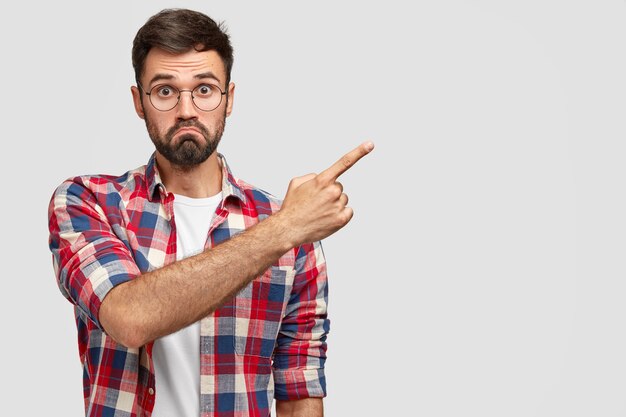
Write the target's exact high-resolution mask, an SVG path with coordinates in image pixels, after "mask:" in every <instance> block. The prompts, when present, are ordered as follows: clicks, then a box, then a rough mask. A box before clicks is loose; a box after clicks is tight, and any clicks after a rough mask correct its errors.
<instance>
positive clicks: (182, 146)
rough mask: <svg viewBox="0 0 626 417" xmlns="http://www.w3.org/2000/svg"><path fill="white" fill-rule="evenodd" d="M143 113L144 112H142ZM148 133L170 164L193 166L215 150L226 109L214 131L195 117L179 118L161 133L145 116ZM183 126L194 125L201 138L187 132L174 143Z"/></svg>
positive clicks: (182, 166) (187, 167)
mask: <svg viewBox="0 0 626 417" xmlns="http://www.w3.org/2000/svg"><path fill="white" fill-rule="evenodd" d="M144 114H145V113H144ZM145 121H146V128H147V129H148V135H150V139H151V140H152V143H154V146H155V147H156V150H157V151H158V152H159V153H160V154H161V155H163V156H164V157H165V159H167V160H168V161H169V162H170V163H172V165H175V166H177V167H179V168H181V169H183V170H186V169H190V168H193V167H195V166H197V165H199V164H201V163H202V162H204V161H206V160H207V159H208V158H209V156H211V155H212V154H213V152H215V151H216V150H217V145H218V144H219V143H220V139H221V138H222V134H223V133H224V127H225V126H226V110H224V115H223V117H222V118H221V120H219V121H218V123H217V126H216V127H215V131H214V132H210V131H209V129H208V128H207V127H206V126H204V125H203V124H202V123H200V122H199V121H197V120H195V119H190V120H179V121H177V122H176V124H174V126H172V127H171V128H169V129H168V130H167V132H165V135H161V134H160V132H159V130H158V128H157V127H156V126H155V125H154V124H153V123H152V122H151V121H150V120H149V119H148V117H147V115H146V116H145ZM183 127H194V128H196V129H198V130H199V131H200V133H201V136H202V140H200V139H199V138H198V135H197V134H191V133H187V134H184V135H181V136H179V138H178V142H176V143H174V141H173V139H174V135H175V134H176V132H177V131H178V130H179V129H181V128H183Z"/></svg>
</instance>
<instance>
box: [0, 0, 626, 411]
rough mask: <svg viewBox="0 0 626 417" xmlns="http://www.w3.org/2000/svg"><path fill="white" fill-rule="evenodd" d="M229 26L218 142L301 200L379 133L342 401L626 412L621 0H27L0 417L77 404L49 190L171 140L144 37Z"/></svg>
mask: <svg viewBox="0 0 626 417" xmlns="http://www.w3.org/2000/svg"><path fill="white" fill-rule="evenodd" d="M172 6H177V7H189V8H194V9H198V10H200V11H203V12H205V13H207V14H208V15H210V16H212V17H214V18H215V19H216V20H218V21H225V22H226V24H227V26H228V28H229V31H230V33H231V36H232V42H233V45H234V48H235V66H234V69H233V74H232V79H233V81H234V82H235V83H236V85H237V88H236V97H235V106H234V113H233V115H232V116H231V117H230V118H229V119H228V121H227V126H226V132H225V134H224V137H223V139H222V144H221V147H220V151H221V152H222V153H224V154H225V155H226V157H227V160H228V162H229V164H230V166H231V168H232V169H233V171H234V173H235V174H236V175H237V176H239V177H240V178H243V179H245V180H247V181H248V182H251V183H253V184H255V185H257V186H259V187H261V188H263V189H265V190H268V191H270V192H272V193H274V194H275V195H278V196H281V197H282V196H283V195H284V193H285V190H286V187H287V183H288V181H289V179H290V178H292V177H294V176H298V175H303V174H306V173H309V172H319V171H320V170H322V169H324V168H326V167H327V166H328V165H330V164H331V163H332V162H334V161H335V160H336V159H337V158H339V157H340V156H341V155H342V154H343V153H345V152H347V151H348V150H350V149H352V148H353V147H354V146H356V145H358V144H359V143H361V142H362V141H364V140H373V141H374V142H375V143H376V145H377V147H376V150H375V151H374V152H373V153H372V154H371V155H369V156H368V157H367V158H365V159H363V160H362V161H360V162H359V163H358V164H357V165H356V166H355V167H354V168H353V169H352V170H350V171H349V172H348V173H346V174H345V175H344V176H343V177H342V182H343V184H344V186H345V189H346V191H347V193H348V195H349V196H350V203H351V205H352V206H353V207H354V209H355V217H354V219H353V221H352V222H351V223H350V224H349V225H348V226H347V227H346V228H345V229H343V230H341V231H340V232H338V233H337V234H335V235H333V236H331V237H329V238H328V239H326V240H325V241H324V245H325V246H324V247H325V252H326V255H327V259H328V263H329V279H330V302H329V313H330V318H331V321H332V324H331V334H330V336H329V339H328V342H329V350H328V361H327V379H328V392H329V395H328V397H327V398H326V400H325V405H326V415H327V416H331V417H332V416H428V417H431V416H432V417H439V416H442V417H443V416H446V417H448V416H450V417H452V416H455V417H456V416H481V417H486V416H494V417H496V416H497V417H500V416H507V417H517V416H519V417H529V416H542V417H554V416H567V417H579V416H580V417H583V416H594V417H596V416H602V417H609V416H626V354H625V352H626V334H625V329H626V302H625V301H626V280H625V278H626V264H625V256H624V255H625V253H626V195H625V193H624V186H625V184H626V163H625V159H626V158H625V157H626V142H625V139H626V125H625V122H626V77H625V75H626V55H625V54H626V5H625V4H624V2H623V1H617V0H615V1H608V0H587V1H581V0H525V1H498V0H492V1H488V0H476V1H469V0H467V1H463V0H441V1H413V2H402V1H395V0H386V1H380V2H361V1H356V0H350V1H334V2H331V1H317V2H302V3H296V2H288V1H265V2H226V1H219V2H218V1H179V2H166V1H160V0H159V1H132V2H119V3H116V4H111V3H110V2H109V3H106V2H100V3H95V2H89V3H86V2H79V1H77V0H72V1H55V2H43V1H42V2H33V1H23V2H12V3H9V5H8V6H5V8H4V11H3V13H2V17H0V21H1V24H0V43H1V46H2V48H1V50H0V56H1V57H2V59H1V62H2V64H1V65H0V76H1V79H2V81H3V82H2V85H1V90H0V91H1V92H2V99H1V100H0V106H1V112H0V114H1V117H2V135H1V137H2V152H1V158H2V163H1V164H0V170H1V171H0V175H1V180H2V200H1V201H2V204H1V205H0V206H1V208H0V210H1V213H0V218H1V219H2V220H3V226H2V239H1V241H2V244H1V245H2V251H1V253H2V255H1V256H2V273H1V276H2V279H3V282H5V284H4V286H3V288H4V290H3V291H2V292H1V296H0V297H1V298H0V314H1V315H0V317H1V320H2V322H1V323H2V336H1V342H0V352H1V354H0V361H1V364H2V367H1V369H0V379H1V380H2V386H3V388H2V391H3V395H2V397H3V400H2V409H3V414H6V415H15V416H36V415H63V416H66V417H75V416H76V417H77V416H80V415H82V414H83V400H82V374H81V367H80V364H79V358H78V353H77V352H78V350H77V340H76V330H75V326H74V320H73V313H72V308H71V305H70V304H69V303H68V302H67V301H66V300H65V299H64V298H63V297H62V296H61V294H60V293H59V291H58V289H57V287H56V283H55V279H54V274H53V271H52V263H51V257H50V253H49V250H48V247H47V238H48V231H47V206H48V201H49V198H50V196H51V194H52V192H53V190H54V188H55V187H56V186H57V185H58V184H59V183H60V182H61V181H62V180H64V179H65V178H67V177H70V176H74V175H78V174H95V173H109V174H122V173H124V172H125V171H127V170H129V169H131V168H135V167H137V166H139V165H142V164H144V163H146V161H147V160H148V158H149V156H150V154H151V153H152V150H153V148H152V144H151V142H150V140H149V138H148V136H147V134H146V132H145V126H144V124H143V121H142V120H140V119H139V118H137V116H136V115H135V113H134V110H133V107H132V102H131V95H130V85H132V84H133V72H132V66H131V62H130V52H131V44H132V39H133V37H134V35H135V33H136V31H137V29H138V28H139V27H140V26H141V25H142V24H143V23H144V22H145V21H146V20H147V19H148V17H150V16H151V15H152V14H154V13H156V12H158V11H159V10H161V9H162V8H166V7H172Z"/></svg>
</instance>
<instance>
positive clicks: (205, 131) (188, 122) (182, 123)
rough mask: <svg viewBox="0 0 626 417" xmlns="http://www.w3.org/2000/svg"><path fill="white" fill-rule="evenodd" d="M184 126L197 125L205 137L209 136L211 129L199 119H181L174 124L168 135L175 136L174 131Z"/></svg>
mask: <svg viewBox="0 0 626 417" xmlns="http://www.w3.org/2000/svg"><path fill="white" fill-rule="evenodd" d="M183 127H195V128H196V129H198V130H199V131H200V132H201V133H202V136H204V137H205V138H208V137H209V129H207V128H206V127H205V126H204V125H203V124H202V123H200V122H199V121H197V120H180V121H178V122H176V124H174V126H172V127H171V128H169V129H168V131H167V134H166V136H167V137H169V138H171V137H172V136H174V133H176V131H177V130H178V129H181V128H183Z"/></svg>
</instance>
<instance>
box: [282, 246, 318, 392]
mask: <svg viewBox="0 0 626 417" xmlns="http://www.w3.org/2000/svg"><path fill="white" fill-rule="evenodd" d="M295 269H296V275H295V277H294V284H293V288H292V292H291V296H290V299H289V302H288V304H287V307H286V310H285V314H284V318H283V321H282V323H281V327H280V330H279V332H278V338H277V343H276V348H275V351H274V363H273V368H274V396H275V398H276V399H277V400H297V399H302V398H310V397H325V396H326V377H325V374H324V363H325V361H326V348H327V347H326V336H327V334H328V332H329V330H330V321H329V320H328V318H327V303H328V282H327V278H326V260H325V259H324V253H323V251H322V246H321V243H320V242H316V243H313V244H307V245H303V246H301V247H300V248H299V250H298V253H297V255H296V263H295Z"/></svg>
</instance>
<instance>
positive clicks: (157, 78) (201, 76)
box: [148, 71, 220, 85]
mask: <svg viewBox="0 0 626 417" xmlns="http://www.w3.org/2000/svg"><path fill="white" fill-rule="evenodd" d="M174 78H175V77H174V76H173V75H171V74H156V75H155V76H154V77H152V79H151V80H150V82H149V83H148V85H152V84H153V83H154V82H156V81H161V80H173V79H174ZM193 78H195V79H196V80H204V79H207V78H211V79H213V80H215V81H217V82H220V79H219V78H217V76H216V75H215V74H213V73H212V72H211V71H206V72H203V73H200V74H196V75H194V76H193Z"/></svg>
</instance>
